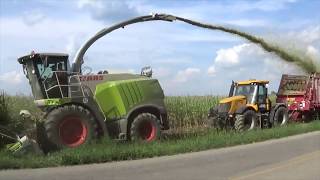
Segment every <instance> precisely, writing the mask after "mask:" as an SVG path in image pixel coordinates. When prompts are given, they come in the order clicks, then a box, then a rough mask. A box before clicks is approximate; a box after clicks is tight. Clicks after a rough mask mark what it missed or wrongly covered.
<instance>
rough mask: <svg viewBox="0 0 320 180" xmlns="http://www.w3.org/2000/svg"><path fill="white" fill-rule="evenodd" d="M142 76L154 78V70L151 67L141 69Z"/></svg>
mask: <svg viewBox="0 0 320 180" xmlns="http://www.w3.org/2000/svg"><path fill="white" fill-rule="evenodd" d="M141 76H147V77H152V68H151V67H150V66H146V67H143V68H142V69H141Z"/></svg>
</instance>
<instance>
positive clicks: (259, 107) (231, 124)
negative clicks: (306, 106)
mask: <svg viewBox="0 0 320 180" xmlns="http://www.w3.org/2000/svg"><path fill="white" fill-rule="evenodd" d="M268 84H269V81H265V80H247V81H240V82H234V81H232V84H231V88H230V91H229V97H227V98H224V99H222V100H220V101H219V104H218V106H216V107H213V108H211V109H210V111H209V114H208V121H209V124H210V125H211V126H213V127H216V128H219V129H221V128H234V129H236V130H237V131H245V130H251V129H254V128H256V127H260V128H265V127H271V126H272V125H280V124H281V125H283V124H285V123H286V122H287V120H288V115H287V109H286V106H285V104H282V103H278V104H275V105H274V106H273V107H272V105H271V101H270V99H269V97H268Z"/></svg>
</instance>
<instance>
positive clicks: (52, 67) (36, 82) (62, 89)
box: [18, 51, 69, 100]
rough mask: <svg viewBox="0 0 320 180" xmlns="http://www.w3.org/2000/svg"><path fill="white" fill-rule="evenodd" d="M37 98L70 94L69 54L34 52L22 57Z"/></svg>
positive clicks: (20, 61)
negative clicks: (68, 86)
mask: <svg viewBox="0 0 320 180" xmlns="http://www.w3.org/2000/svg"><path fill="white" fill-rule="evenodd" d="M18 62H19V63H20V64H22V65H23V72H24V74H25V75H26V77H27V79H28V80H29V84H30V86H31V90H32V94H33V95H34V99H35V100H40V99H48V98H63V97H67V96H68V88H67V85H68V74H69V72H68V67H69V61H68V55H67V54H62V53H41V54H40V53H34V52H33V51H32V52H31V54H30V55H26V56H23V57H20V58H19V59H18Z"/></svg>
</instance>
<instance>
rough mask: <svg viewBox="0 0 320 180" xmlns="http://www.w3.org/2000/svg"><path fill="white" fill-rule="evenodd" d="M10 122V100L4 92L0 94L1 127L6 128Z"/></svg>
mask: <svg viewBox="0 0 320 180" xmlns="http://www.w3.org/2000/svg"><path fill="white" fill-rule="evenodd" d="M9 122H10V116H9V107H8V99H7V98H6V95H5V93H4V91H1V92H0V125H3V126H6V125H8V124H9Z"/></svg>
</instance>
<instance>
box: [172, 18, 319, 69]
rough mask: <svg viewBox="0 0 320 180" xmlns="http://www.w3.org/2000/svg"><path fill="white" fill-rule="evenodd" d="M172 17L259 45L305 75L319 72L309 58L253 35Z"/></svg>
mask: <svg viewBox="0 0 320 180" xmlns="http://www.w3.org/2000/svg"><path fill="white" fill-rule="evenodd" d="M174 17H175V19H176V20H179V21H183V22H185V23H188V24H191V25H194V26H198V27H202V28H206V29H211V30H219V31H223V32H227V33H231V34H234V35H237V36H240V37H243V38H245V39H247V40H248V41H250V42H252V43H254V44H257V45H260V46H261V47H262V48H263V49H264V50H265V51H267V52H270V53H274V54H275V55H277V56H278V57H280V59H281V60H283V61H285V62H288V63H293V64H295V65H297V66H298V67H300V68H301V69H302V70H303V71H304V72H305V73H307V74H310V73H313V72H319V70H318V69H317V66H316V64H315V61H314V60H312V59H311V58H305V59H304V58H302V57H300V56H298V55H295V54H293V53H291V52H288V51H286V50H285V49H283V48H281V47H280V46H277V45H273V44H270V43H268V42H266V41H265V40H264V39H262V38H259V37H257V36H254V35H251V34H248V33H245V32H242V31H238V30H236V29H232V28H227V27H223V26H218V25H212V24H204V23H200V22H197V21H193V20H190V19H186V18H182V17H178V16H174Z"/></svg>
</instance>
